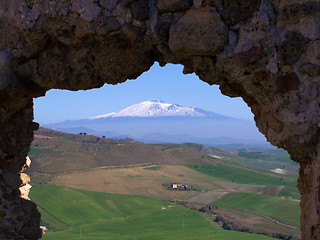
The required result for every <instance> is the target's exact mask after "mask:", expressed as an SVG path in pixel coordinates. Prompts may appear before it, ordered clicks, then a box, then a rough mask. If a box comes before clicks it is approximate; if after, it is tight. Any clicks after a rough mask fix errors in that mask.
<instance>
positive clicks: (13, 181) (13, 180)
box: [2, 172, 22, 189]
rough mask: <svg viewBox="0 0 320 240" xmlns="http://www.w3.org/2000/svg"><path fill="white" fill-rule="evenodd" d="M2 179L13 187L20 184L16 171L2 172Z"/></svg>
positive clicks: (17, 186)
mask: <svg viewBox="0 0 320 240" xmlns="http://www.w3.org/2000/svg"><path fill="white" fill-rule="evenodd" d="M2 179H3V182H4V184H6V185H7V186H8V187H11V188H13V189H18V188H19V187H20V186H21V184H22V180H21V179H20V176H19V174H18V173H11V172H4V173H3V174H2Z"/></svg>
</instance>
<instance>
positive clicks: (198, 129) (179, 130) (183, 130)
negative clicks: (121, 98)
mask: <svg viewBox="0 0 320 240" xmlns="http://www.w3.org/2000/svg"><path fill="white" fill-rule="evenodd" d="M44 127H47V128H51V129H56V130H62V131H63V130H64V131H69V130H70V131H69V132H72V133H76V132H75V129H78V130H79V129H86V131H88V132H89V133H91V134H96V135H100V136H102V135H105V136H107V137H110V138H111V137H112V138H117V137H120V136H121V137H123V136H126V137H130V138H134V139H139V140H142V141H146V142H171V143H182V142H186V141H188V142H197V143H201V144H212V143H213V142H214V144H219V143H220V142H219V141H220V140H219V139H221V141H223V144H228V143H237V142H238V143H239V142H240V143H247V144H250V143H251V144H252V143H255V144H257V143H259V142H260V143H266V140H265V138H264V137H263V136H262V135H261V133H259V132H258V130H257V128H256V127H255V125H254V123H253V122H251V121H245V120H241V119H236V118H232V117H227V116H223V115H219V114H216V113H213V112H208V111H205V110H202V109H199V108H191V107H182V106H179V105H176V104H170V103H165V102H163V101H160V100H150V101H145V102H142V103H139V104H135V105H132V106H130V107H128V108H126V109H123V110H121V111H119V112H113V113H107V114H103V115H99V116H94V117H91V118H88V119H79V120H68V121H64V122H60V123H53V124H49V125H45V126H44ZM68 129H69V130H68ZM155 133H157V134H155ZM226 137H228V139H231V140H232V141H231V142H230V141H229V142H225V139H227V138H226ZM217 138H218V139H217ZM213 139H215V140H213ZM234 139H238V140H237V142H236V141H234Z"/></svg>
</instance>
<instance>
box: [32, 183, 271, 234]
mask: <svg viewBox="0 0 320 240" xmlns="http://www.w3.org/2000/svg"><path fill="white" fill-rule="evenodd" d="M30 196H31V198H32V199H33V200H34V201H35V202H36V203H38V204H39V205H41V206H42V207H43V208H44V209H46V211H44V210H43V209H41V208H40V212H41V213H42V216H43V218H44V220H45V221H47V222H50V223H51V224H53V225H55V226H56V227H68V229H67V230H63V231H57V232H48V233H47V234H46V235H45V236H44V238H43V239H47V240H50V239H59V240H64V239H68V240H69V239H78V238H79V237H80V232H81V239H88V240H89V239H92V240H93V239H137V240H138V239H139V240H143V239H155V240H156V239H172V240H173V239H174V240H179V239H190V240H191V239H210V240H222V239H223V240H228V239H230V240H231V239H239V240H241V239H243V240H250V239H252V240H260V239H261V240H262V239H271V238H268V237H265V236H262V235H254V234H247V233H239V232H232V231H224V230H221V229H219V228H217V227H216V226H213V225H212V224H211V223H210V222H209V221H207V220H206V218H205V215H203V214H201V213H199V212H195V211H192V210H189V209H186V208H183V207H181V206H179V207H177V206H174V207H172V208H168V203H166V202H163V201H159V200H153V199H150V198H145V197H137V196H126V195H114V194H106V193H97V192H90V191H83V190H75V189H70V188H65V187H57V186H53V185H41V186H38V185H35V186H34V187H33V189H32V191H31V194H30ZM163 206H165V207H166V209H165V210H162V209H161V208H162V207H163ZM48 212H50V213H51V215H50V214H48ZM66 213H67V214H66ZM53 215H54V216H55V217H53ZM58 219H59V220H58ZM182 222H184V228H183V225H182ZM80 229H81V230H80Z"/></svg>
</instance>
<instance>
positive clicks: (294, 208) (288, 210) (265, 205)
mask: <svg viewBox="0 0 320 240" xmlns="http://www.w3.org/2000/svg"><path fill="white" fill-rule="evenodd" d="M214 204H215V205H217V206H219V207H229V208H240V209H248V210H251V211H254V212H256V213H259V214H262V215H264V216H267V217H271V218H273V219H276V220H278V221H280V222H283V223H287V224H290V225H292V226H294V227H296V228H299V226H300V208H299V201H297V200H295V199H285V198H283V197H277V196H264V195H261V194H254V193H235V194H233V195H231V196H228V197H227V198H224V199H223V200H219V201H217V202H215V203H214Z"/></svg>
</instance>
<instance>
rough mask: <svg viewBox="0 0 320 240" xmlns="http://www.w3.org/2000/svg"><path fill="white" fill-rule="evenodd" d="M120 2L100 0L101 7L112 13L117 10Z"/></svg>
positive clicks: (117, 0) (116, 0)
mask: <svg viewBox="0 0 320 240" xmlns="http://www.w3.org/2000/svg"><path fill="white" fill-rule="evenodd" d="M118 2H119V0H100V1H99V3H100V5H101V6H102V7H103V8H105V9H107V10H109V11H112V10H113V9H115V8H116V5H117V3H118Z"/></svg>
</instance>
